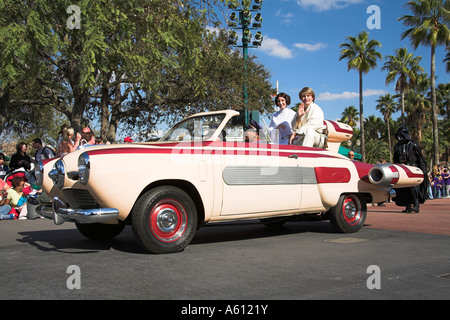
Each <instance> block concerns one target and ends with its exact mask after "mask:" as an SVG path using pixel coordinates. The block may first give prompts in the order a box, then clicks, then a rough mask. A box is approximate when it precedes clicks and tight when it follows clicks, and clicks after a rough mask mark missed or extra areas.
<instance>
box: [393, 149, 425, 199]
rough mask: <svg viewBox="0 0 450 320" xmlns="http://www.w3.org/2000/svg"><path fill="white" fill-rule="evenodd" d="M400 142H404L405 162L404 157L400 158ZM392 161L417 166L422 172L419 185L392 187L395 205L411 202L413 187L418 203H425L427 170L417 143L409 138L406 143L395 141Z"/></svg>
mask: <svg viewBox="0 0 450 320" xmlns="http://www.w3.org/2000/svg"><path fill="white" fill-rule="evenodd" d="M402 144H406V150H407V153H406V162H405V160H404V159H402V160H400V149H401V145H402ZM394 163H395V164H405V165H409V166H414V167H418V168H419V169H420V170H422V172H423V181H422V183H421V184H420V185H419V186H417V187H413V188H394V190H395V192H396V193H397V195H396V197H395V198H394V199H393V200H394V201H395V204H396V205H397V206H406V205H408V204H412V201H411V199H413V193H414V188H417V192H418V198H419V203H425V200H426V198H427V191H428V170H427V163H426V161H425V157H424V156H423V154H422V151H421V150H420V147H419V145H417V144H416V143H415V142H413V141H411V140H409V141H407V142H406V143H401V142H398V143H396V144H395V146H394Z"/></svg>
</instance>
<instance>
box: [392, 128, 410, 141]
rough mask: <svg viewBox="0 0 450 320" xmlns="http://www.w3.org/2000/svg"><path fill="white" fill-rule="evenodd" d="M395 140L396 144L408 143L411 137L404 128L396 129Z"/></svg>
mask: <svg viewBox="0 0 450 320" xmlns="http://www.w3.org/2000/svg"><path fill="white" fill-rule="evenodd" d="M395 139H396V140H397V141H398V142H406V141H410V140H411V137H410V136H409V132H408V129H406V128H405V127H400V128H398V130H397V133H396V134H395Z"/></svg>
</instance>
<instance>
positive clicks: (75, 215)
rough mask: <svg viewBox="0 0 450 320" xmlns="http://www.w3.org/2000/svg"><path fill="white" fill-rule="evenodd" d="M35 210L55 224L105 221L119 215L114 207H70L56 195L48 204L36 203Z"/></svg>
mask: <svg viewBox="0 0 450 320" xmlns="http://www.w3.org/2000/svg"><path fill="white" fill-rule="evenodd" d="M35 210H36V213H37V214H38V215H39V216H41V217H44V218H47V219H53V221H54V222H55V224H57V225H60V224H63V223H64V222H66V221H70V222H79V223H97V222H105V221H107V220H111V219H114V218H117V217H118V216H119V210H117V209H115V208H96V209H70V208H69V207H67V205H66V204H65V203H64V202H62V201H61V200H60V199H59V198H58V197H54V198H53V200H52V202H51V203H49V204H41V203H39V204H36V208H35Z"/></svg>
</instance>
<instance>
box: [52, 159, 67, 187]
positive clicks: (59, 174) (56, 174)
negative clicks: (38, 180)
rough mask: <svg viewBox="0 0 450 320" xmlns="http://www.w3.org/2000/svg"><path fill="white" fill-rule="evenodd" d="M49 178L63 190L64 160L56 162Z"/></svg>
mask: <svg viewBox="0 0 450 320" xmlns="http://www.w3.org/2000/svg"><path fill="white" fill-rule="evenodd" d="M48 176H49V177H50V179H52V180H53V184H54V185H55V186H56V187H57V188H58V189H62V187H63V186H64V179H65V170H64V163H63V161H62V160H58V161H56V163H55V165H54V166H53V169H52V170H51V171H50V172H49V173H48Z"/></svg>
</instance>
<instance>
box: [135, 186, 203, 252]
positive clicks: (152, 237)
mask: <svg viewBox="0 0 450 320" xmlns="http://www.w3.org/2000/svg"><path fill="white" fill-rule="evenodd" d="M131 225H132V227H133V233H134V235H135V238H136V240H137V241H138V243H139V244H140V245H141V246H142V247H143V248H144V249H145V250H147V251H149V252H152V253H173V252H179V251H182V250H183V249H184V248H185V247H186V246H187V245H188V244H189V243H190V242H191V240H192V238H193V237H194V234H195V232H196V230H197V210H196V207H195V204H194V202H193V201H192V199H191V198H190V197H189V195H188V194H187V193H186V192H184V191H183V190H181V189H179V188H176V187H172V186H163V187H158V188H155V189H152V190H150V191H147V192H146V193H145V194H144V195H143V196H142V197H140V198H139V199H138V201H137V202H136V205H135V206H134V208H133V211H132V216H131Z"/></svg>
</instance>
